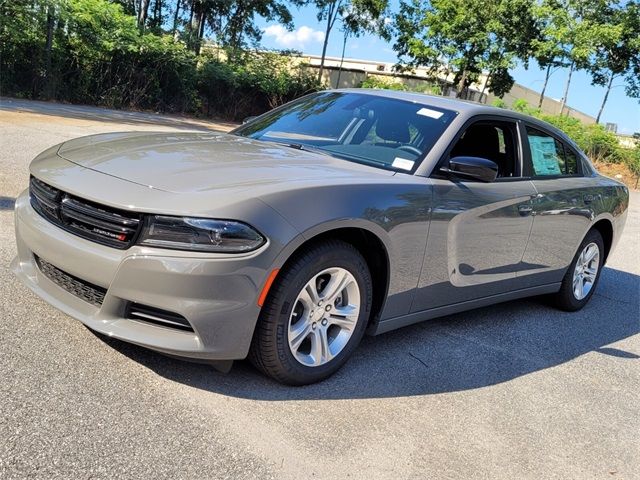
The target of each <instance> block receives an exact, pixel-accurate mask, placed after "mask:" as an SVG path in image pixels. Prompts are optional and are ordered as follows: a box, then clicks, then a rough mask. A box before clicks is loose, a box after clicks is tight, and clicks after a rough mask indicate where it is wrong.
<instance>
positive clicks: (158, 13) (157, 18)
mask: <svg viewBox="0 0 640 480" xmlns="http://www.w3.org/2000/svg"><path fill="white" fill-rule="evenodd" d="M153 17H154V18H153V23H154V26H155V27H156V28H162V0H156V3H155V5H154V8H153Z"/></svg>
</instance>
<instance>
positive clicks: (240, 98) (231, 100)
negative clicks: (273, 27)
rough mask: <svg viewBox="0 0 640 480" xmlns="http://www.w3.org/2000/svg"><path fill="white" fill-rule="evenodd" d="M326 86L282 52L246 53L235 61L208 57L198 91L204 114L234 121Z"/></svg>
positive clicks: (199, 75)
mask: <svg viewBox="0 0 640 480" xmlns="http://www.w3.org/2000/svg"><path fill="white" fill-rule="evenodd" d="M322 88H323V86H322V84H320V83H319V82H318V81H317V80H316V76H315V75H313V74H312V73H311V72H310V71H309V70H308V69H307V68H306V66H305V65H303V64H301V65H297V66H292V65H291V63H290V59H289V58H287V57H286V56H284V55H281V54H278V53H272V52H269V53H264V52H245V53H244V54H243V55H239V56H234V57H233V60H229V61H221V60H219V59H217V58H205V60H204V61H203V62H202V63H201V65H200V67H199V68H198V75H197V91H198V94H199V96H200V97H201V98H202V101H203V107H204V112H205V113H206V114H207V115H218V116H222V117H224V118H228V119H232V120H242V119H243V118H245V117H248V116H251V115H259V114H261V113H264V112H266V111H267V110H270V109H272V108H275V107H278V106H280V105H282V104H284V103H286V102H289V101H291V100H293V99H295V98H297V97H300V96H302V95H305V94H307V93H311V92H314V91H318V90H320V89H322Z"/></svg>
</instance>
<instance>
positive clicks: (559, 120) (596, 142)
mask: <svg viewBox="0 0 640 480" xmlns="http://www.w3.org/2000/svg"><path fill="white" fill-rule="evenodd" d="M494 106H498V105H495V102H494ZM503 108H504V107H503ZM511 109H512V110H515V111H517V112H521V113H524V114H526V115H531V116H533V117H536V118H539V119H540V120H543V121H545V122H547V123H550V124H551V125H553V126H555V127H556V128H558V129H560V130H562V131H563V132H564V133H566V134H567V135H568V136H569V138H571V139H572V140H573V141H574V142H576V145H578V147H580V149H581V150H582V151H584V152H585V153H586V154H587V156H588V157H589V158H591V159H592V160H593V161H598V162H604V163H625V164H626V165H627V166H629V168H630V169H631V170H632V171H633V172H634V173H637V172H639V171H640V170H638V168H640V163H639V159H640V147H639V146H638V145H636V147H635V148H633V149H629V148H623V147H622V146H620V143H619V142H618V138H617V137H616V136H615V134H613V133H612V132H609V131H607V130H606V129H605V128H604V126H603V125H600V124H596V123H591V124H586V123H583V122H581V121H580V120H578V119H577V118H573V117H568V116H565V115H546V114H543V113H542V112H541V111H540V110H539V109H537V108H533V107H531V106H530V105H529V104H528V103H527V101H526V100H524V99H522V98H519V99H517V100H515V101H514V102H513V104H512V106H511Z"/></svg>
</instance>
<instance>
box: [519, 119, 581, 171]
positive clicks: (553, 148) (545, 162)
mask: <svg viewBox="0 0 640 480" xmlns="http://www.w3.org/2000/svg"><path fill="white" fill-rule="evenodd" d="M527 137H528V139H529V149H530V152H531V165H529V167H530V172H531V175H534V176H557V175H575V174H577V173H578V159H577V157H576V154H575V153H574V152H573V151H572V150H571V149H568V148H567V149H566V151H565V148H564V146H563V144H562V143H561V142H559V141H558V140H557V139H555V138H554V137H552V136H551V135H549V134H547V133H544V132H542V131H540V130H537V129H535V128H532V127H527Z"/></svg>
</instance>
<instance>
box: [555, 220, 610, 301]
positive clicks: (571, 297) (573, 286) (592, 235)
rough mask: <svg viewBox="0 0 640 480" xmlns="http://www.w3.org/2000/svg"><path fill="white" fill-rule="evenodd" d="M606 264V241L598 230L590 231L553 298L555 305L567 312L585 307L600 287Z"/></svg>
mask: <svg viewBox="0 0 640 480" xmlns="http://www.w3.org/2000/svg"><path fill="white" fill-rule="evenodd" d="M603 262H604V241H603V240H602V235H601V234H600V232H598V231H597V230H590V231H589V232H588V233H587V235H586V236H585V238H584V240H583V241H582V243H581V244H580V247H578V251H577V252H576V255H575V257H574V258H573V261H572V262H571V265H569V268H568V269H567V273H566V274H565V276H564V278H563V279H562V286H561V287H560V291H559V292H558V293H556V294H554V295H552V296H551V300H552V302H553V304H554V305H555V306H556V307H557V308H559V309H561V310H565V311H567V312H575V311H578V310H580V309H581V308H582V307H584V306H585V305H586V304H587V302H589V299H590V298H591V297H592V296H593V293H594V292H595V290H596V287H597V286H598V281H599V280H600V274H601V272H602V265H603Z"/></svg>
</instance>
